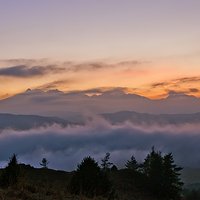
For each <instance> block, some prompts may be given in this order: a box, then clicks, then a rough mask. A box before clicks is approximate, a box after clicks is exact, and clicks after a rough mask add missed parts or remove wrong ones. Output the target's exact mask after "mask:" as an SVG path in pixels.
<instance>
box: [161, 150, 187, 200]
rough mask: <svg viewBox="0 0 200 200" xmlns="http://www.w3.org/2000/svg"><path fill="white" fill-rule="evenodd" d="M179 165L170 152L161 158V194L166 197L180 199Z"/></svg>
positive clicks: (181, 183)
mask: <svg viewBox="0 0 200 200" xmlns="http://www.w3.org/2000/svg"><path fill="white" fill-rule="evenodd" d="M181 170H182V168H181V167H178V166H177V165H176V164H175V163H174V159H173V155H172V153H169V154H167V155H165V156H164V158H163V178H164V180H163V196H165V197H166V199H180V195H181V191H182V186H183V182H182V181H181V179H180V171H181Z"/></svg>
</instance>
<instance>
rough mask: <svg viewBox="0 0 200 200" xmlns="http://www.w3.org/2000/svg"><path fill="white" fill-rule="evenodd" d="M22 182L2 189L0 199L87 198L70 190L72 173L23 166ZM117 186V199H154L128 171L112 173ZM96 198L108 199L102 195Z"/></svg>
mask: <svg viewBox="0 0 200 200" xmlns="http://www.w3.org/2000/svg"><path fill="white" fill-rule="evenodd" d="M22 168H23V176H22V180H21V183H20V184H19V185H18V186H16V187H15V188H8V189H6V190H2V189H1V190H0V200H1V199H2V200H4V199H5V200H18V199H21V200H86V198H84V197H80V196H79V197H77V196H73V195H71V194H70V192H69V188H68V185H69V182H70V179H71V177H72V173H68V172H64V171H56V170H51V169H35V168H32V167H30V166H29V167H28V166H22ZM110 179H111V181H112V182H113V188H115V191H116V195H115V199H116V200H153V199H151V198H150V197H148V196H145V195H144V194H141V193H140V192H139V190H137V189H136V187H134V184H135V183H134V181H133V180H131V179H130V176H129V174H127V172H126V171H124V170H122V171H116V172H112V173H111V174H110ZM95 199H96V200H106V199H104V198H101V197H97V198H95Z"/></svg>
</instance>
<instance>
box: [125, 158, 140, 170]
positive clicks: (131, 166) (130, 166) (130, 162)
mask: <svg viewBox="0 0 200 200" xmlns="http://www.w3.org/2000/svg"><path fill="white" fill-rule="evenodd" d="M125 167H126V168H127V169H130V170H134V171H137V169H138V167H139V165H138V163H137V160H136V159H135V157H134V156H131V159H130V160H128V161H127V162H126V164H125Z"/></svg>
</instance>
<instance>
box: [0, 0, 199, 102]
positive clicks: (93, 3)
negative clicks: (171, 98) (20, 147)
mask: <svg viewBox="0 0 200 200" xmlns="http://www.w3.org/2000/svg"><path fill="white" fill-rule="evenodd" d="M199 9H200V1H199V0H190V1H188V0H173V1H165V0H151V1H149V0H123V1H122V0H101V1H100V0H56V1H55V0H42V1H41V0H18V1H16V0H15V1H13V0H0V83H1V84H0V98H1V99H3V98H6V97H8V96H11V95H14V94H16V93H20V92H23V91H25V90H26V89H27V88H31V89H42V90H45V91H46V90H52V89H58V90H62V91H65V92H67V91H74V90H88V89H93V88H104V89H105V88H110V87H122V88H124V90H125V91H126V92H129V93H137V94H140V95H143V96H146V97H149V98H163V97H166V96H167V94H168V93H169V92H170V91H176V92H183V93H186V94H188V95H194V96H197V97H200V92H199V90H200V86H199V85H200V84H199V83H200V47H199V42H200V37H199V35H200V26H199V18H200V12H199Z"/></svg>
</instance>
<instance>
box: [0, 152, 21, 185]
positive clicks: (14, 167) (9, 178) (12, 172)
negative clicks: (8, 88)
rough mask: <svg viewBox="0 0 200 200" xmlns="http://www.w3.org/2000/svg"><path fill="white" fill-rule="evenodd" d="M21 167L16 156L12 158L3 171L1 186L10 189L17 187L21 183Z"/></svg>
mask: <svg viewBox="0 0 200 200" xmlns="http://www.w3.org/2000/svg"><path fill="white" fill-rule="evenodd" d="M19 177H20V167H19V164H18V161H17V156H16V154H13V155H12V156H11V157H10V160H9V162H8V165H7V167H6V168H5V169H4V170H3V173H2V175H1V181H0V182H1V186H2V187H8V186H13V185H16V184H17V183H18V182H19Z"/></svg>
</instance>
